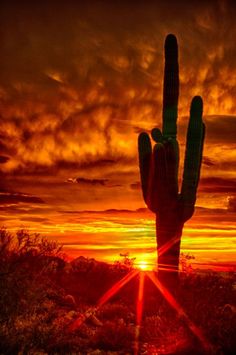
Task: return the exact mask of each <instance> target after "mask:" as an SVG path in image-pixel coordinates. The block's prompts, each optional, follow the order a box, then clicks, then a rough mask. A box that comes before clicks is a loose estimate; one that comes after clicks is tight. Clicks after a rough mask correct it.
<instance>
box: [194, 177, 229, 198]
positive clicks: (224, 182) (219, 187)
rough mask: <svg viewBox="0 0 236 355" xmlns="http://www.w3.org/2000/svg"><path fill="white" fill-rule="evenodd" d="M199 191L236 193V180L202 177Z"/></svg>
mask: <svg viewBox="0 0 236 355" xmlns="http://www.w3.org/2000/svg"><path fill="white" fill-rule="evenodd" d="M199 190H200V191H201V192H215V193H228V194H230V193H236V179H227V178H219V177H202V178H201V180H200V187H199Z"/></svg>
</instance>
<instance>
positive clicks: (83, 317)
mask: <svg viewBox="0 0 236 355" xmlns="http://www.w3.org/2000/svg"><path fill="white" fill-rule="evenodd" d="M138 273H139V271H138V270H132V271H130V272H129V273H128V274H127V275H125V276H124V277H123V278H122V279H121V280H119V281H118V282H117V283H115V285H113V286H112V287H111V288H110V289H109V290H108V291H107V292H105V293H104V295H103V296H102V297H101V298H100V299H99V300H98V302H97V306H96V307H92V308H89V309H88V310H87V311H86V312H85V313H83V314H82V315H80V316H79V317H78V318H77V319H75V320H74V321H73V322H72V323H71V324H70V325H69V327H68V331H70V332H71V331H74V330H75V329H77V328H79V327H80V326H81V325H82V324H83V323H84V322H85V321H86V319H88V318H89V317H91V316H92V315H93V314H94V313H95V312H96V311H97V310H98V308H99V307H101V306H103V305H104V304H105V303H106V302H107V301H109V300H110V299H111V298H112V297H113V296H114V295H115V294H116V293H117V292H118V291H119V290H120V289H121V288H122V287H123V286H124V285H125V284H127V283H128V282H129V281H130V280H131V279H132V278H133V277H135V276H136V275H137V274H138Z"/></svg>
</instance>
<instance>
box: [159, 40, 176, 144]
mask: <svg viewBox="0 0 236 355" xmlns="http://www.w3.org/2000/svg"><path fill="white" fill-rule="evenodd" d="M178 97H179V65H178V45H177V40H176V37H175V36H174V35H172V34H169V35H168V36H167V37H166V40H165V69H164V86H163V113H162V116H163V123H162V133H163V136H164V137H165V138H166V139H167V138H168V137H172V138H176V135H177V124H176V121H177V110H178Z"/></svg>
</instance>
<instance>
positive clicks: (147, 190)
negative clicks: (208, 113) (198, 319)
mask: <svg viewBox="0 0 236 355" xmlns="http://www.w3.org/2000/svg"><path fill="white" fill-rule="evenodd" d="M178 96H179V68H178V45H177V40H176V37H175V36H174V35H172V34H169V35H168V36H167V37H166V40H165V69H164V87H163V116H162V117H163V124H162V131H161V130H160V129H158V128H154V129H153V130H152V132H151V136H152V139H153V141H154V142H155V145H154V147H153V148H152V144H151V140H150V138H149V135H148V134H147V133H146V132H142V133H141V134H140V135H139V138H138V149H139V167H140V175H141V185H142V192H143V197H144V201H145V203H146V204H147V206H148V208H149V209H150V210H151V211H152V212H154V213H155V214H156V239H157V252H158V270H159V276H160V278H162V276H163V281H164V280H165V279H166V278H168V274H169V275H170V277H169V280H170V278H172V280H173V279H177V275H178V267H179V255H180V242H181V235H182V230H183V226H184V223H185V222H186V221H187V220H188V219H190V218H191V217H192V215H193V213H194V205H195V201H196V193H197V186H198V181H199V176H200V168H201V161H202V150H203V142H204V135H205V126H204V123H203V122H202V111H203V102H202V99H201V97H200V96H195V97H194V98H193V99H192V102H191V108H190V119H189V124H188V131H187V143H186V151H185V161H184V173H183V181H182V187H181V191H180V192H179V187H178V168H179V146H178V141H177V139H176V135H177V115H178Z"/></svg>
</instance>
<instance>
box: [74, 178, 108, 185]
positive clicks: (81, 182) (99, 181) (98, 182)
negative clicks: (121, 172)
mask: <svg viewBox="0 0 236 355" xmlns="http://www.w3.org/2000/svg"><path fill="white" fill-rule="evenodd" d="M76 181H77V183H78V184H79V185H92V186H94V185H101V186H105V185H106V184H107V182H108V181H109V180H108V179H86V178H82V177H81V178H77V179H76Z"/></svg>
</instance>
